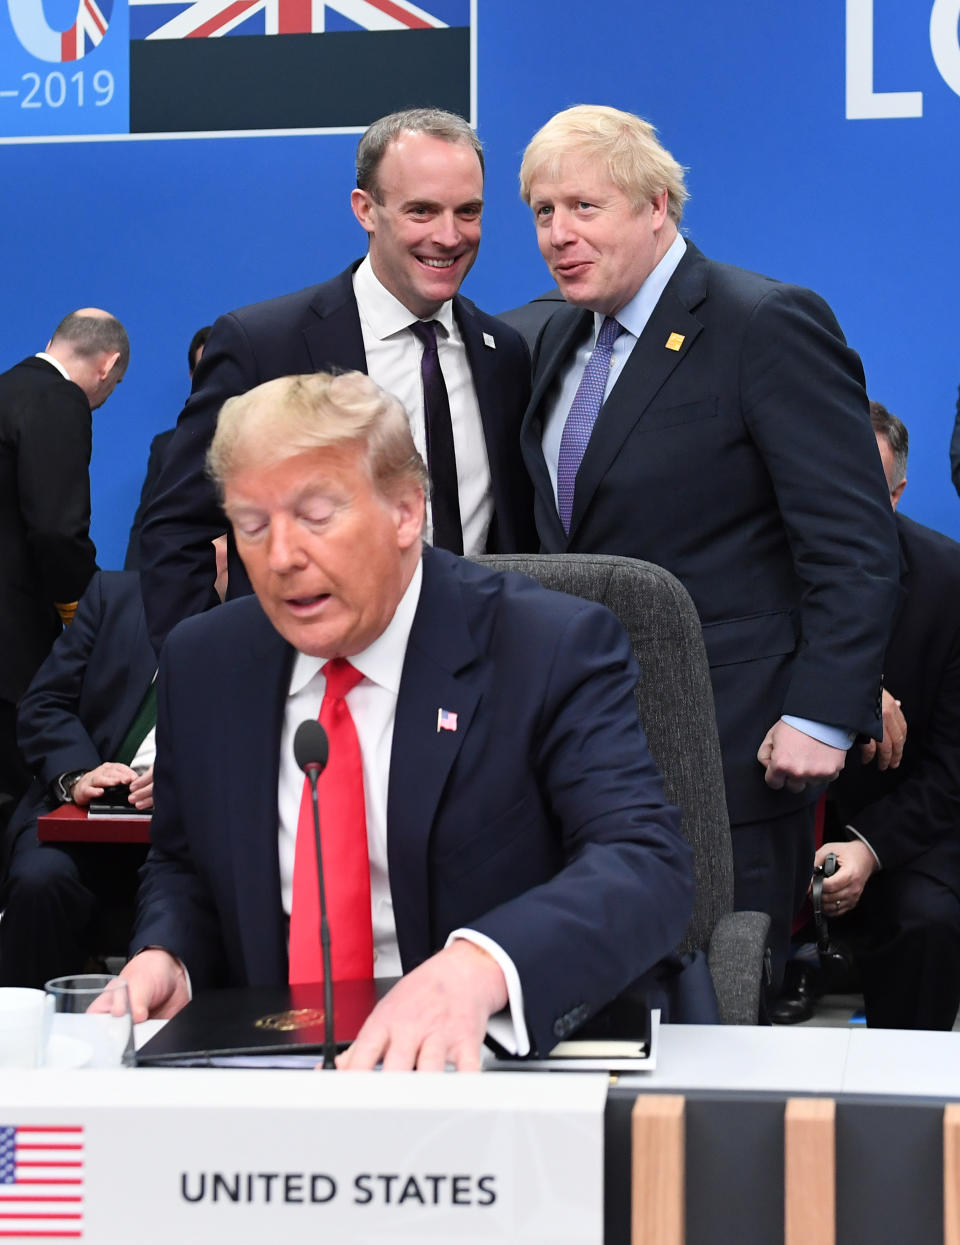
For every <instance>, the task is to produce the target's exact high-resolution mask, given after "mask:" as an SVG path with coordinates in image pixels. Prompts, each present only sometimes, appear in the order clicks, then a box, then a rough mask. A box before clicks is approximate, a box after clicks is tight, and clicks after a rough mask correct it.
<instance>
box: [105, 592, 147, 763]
mask: <svg viewBox="0 0 960 1245" xmlns="http://www.w3.org/2000/svg"><path fill="white" fill-rule="evenodd" d="M123 613H124V619H123V625H122V628H121V629H120V634H121V635H124V636H125V637H126V641H127V643H128V645H129V646H128V647H127V648H126V650H125V661H126V663H127V677H126V681H125V683H124V687H123V695H122V696H121V697H120V702H119V704H117V706H116V709H115V712H113V713H111V715H110V721H111V723H112V725H113V730H112V733H111V735H110V739H109V741H108V745H107V749H106V753H105V755H107V756H110V757H114V756H116V754H117V752H118V750H119V748H120V745H121V744H122V743H123V741H124V739H125V738H126V736H127V732H128V731H129V730H130V728H131V726H133V722H134V719H135V718H136V716H137V714H138V712H139V711H140V706H141V705H142V704H143V700H144V697H145V696H146V693H147V689H148V688H149V687H150V683H151V681H152V679H153V676H154V673H155V672H156V669H157V658H156V655H155V654H154V651H153V646H152V645H151V643H150V637H149V636H148V635H147V619H146V615H145V614H144V612H143V606H142V605H141V603H140V589H139V586H138V587H137V590H136V592H135V593H132V594H131V595H130V596H129V597H128V598H126V599H125V600H124V603H123ZM127 620H129V622H128V621H127Z"/></svg>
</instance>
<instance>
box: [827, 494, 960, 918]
mask: <svg viewBox="0 0 960 1245" xmlns="http://www.w3.org/2000/svg"><path fill="white" fill-rule="evenodd" d="M897 531H898V534H899V537H900V554H901V561H900V583H901V587H902V590H903V594H902V599H901V602H900V607H899V610H898V612H897V618H896V622H895V623H894V628H893V634H892V636H891V637H890V645H889V648H888V649H887V660H886V665H885V667H884V676H883V681H884V685H885V686H886V688H887V689H888V691H889V692H890V694H891V695H893V696H895V697H896V698H897V699H898V700H899V701H901V705H902V708H903V713H904V716H905V717H906V719H907V741H906V744H905V745H904V749H903V759H902V761H901V763H900V766H899V767H898V768H897V769H888V770H884V771H882V772H881V771H880V770H878V769H877V766H876V764H875V763H873V764H871V765H860V764H859V762H858V760H857V758H856V757H855V756H851V758H850V760H849V761H848V763H847V766H846V768H845V769H844V771H843V773H842V774H841V775H840V778H839V779H838V780H837V782H836V783H834V784H832V785H831V787H830V797H831V799H832V800H833V802H834V804H835V806H836V809H837V813H838V815H839V817H840V821H841V824H842V825H843V824H847V823H850V824H852V825H853V826H855V827H856V829H857V830H859V831H860V833H861V834H862V835H863V836H864V838H866V839H867V841H868V842H869V843H870V845H871V846H872V847H873V849H874V851H875V852H876V853H877V855H878V857H879V858H880V863H881V865H882V866H883V868H884V869H901V868H906V869H913V870H916V871H917V872H920V873H925V874H927V875H928V876H930V877H933V878H936V879H938V880H939V881H941V882H943V883H945V884H946V885H947V886H949V887H951V888H952V889H953V891H954V892H955V893H956V894H957V895H960V833H958V826H960V545H958V544H957V542H956V541H953V540H951V539H950V538H949V537H948V536H944V535H942V533H940V532H935V531H933V530H932V529H931V528H929V527H924V526H923V525H922V524H920V523H915V522H914V521H913V519H908V518H907V516H906V515H902V514H898V515H897ZM868 885H869V883H868Z"/></svg>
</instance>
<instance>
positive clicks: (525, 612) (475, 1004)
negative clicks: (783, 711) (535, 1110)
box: [123, 373, 692, 1069]
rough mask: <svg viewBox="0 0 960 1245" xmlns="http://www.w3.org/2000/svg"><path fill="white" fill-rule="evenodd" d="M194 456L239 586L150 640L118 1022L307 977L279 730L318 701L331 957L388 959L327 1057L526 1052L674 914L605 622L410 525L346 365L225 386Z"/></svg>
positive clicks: (685, 912) (349, 968)
mask: <svg viewBox="0 0 960 1245" xmlns="http://www.w3.org/2000/svg"><path fill="white" fill-rule="evenodd" d="M210 464H211V470H212V475H213V476H214V478H216V479H217V480H218V482H219V483H220V485H221V488H222V491H223V499H224V507H225V510H226V514H227V516H228V517H229V519H230V522H231V523H232V525H233V529H234V535H235V538H236V542H237V548H238V550H239V552H240V555H241V556H242V558H243V560H244V564H245V565H246V568H247V572H248V574H249V576H250V580H251V582H252V584H253V587H254V590H255V593H256V596H255V597H246V598H244V599H242V600H238V601H233V602H228V603H227V604H226V605H225V606H224V607H223V608H222V609H220V610H215V611H213V612H212V613H206V614H203V615H202V616H200V617H196V618H191V619H188V620H186V621H185V622H184V623H183V624H181V625H180V626H179V627H177V628H176V629H175V631H174V632H173V633H172V634H171V636H170V638H169V640H168V642H167V644H166V646H165V648H164V652H163V655H162V656H161V659H160V675H159V681H158V697H157V700H158V706H157V708H158V720H157V732H158V752H157V766H156V812H155V814H154V818H153V824H152V828H151V849H150V854H149V856H148V859H147V863H146V865H145V868H144V876H143V881H142V884H141V889H140V899H139V917H138V924H137V928H136V930H135V933H134V937H133V941H132V944H131V949H132V951H133V952H134V953H135V954H134V956H133V958H132V959H131V960H130V962H129V963H128V964H127V966H126V967H125V969H124V970H123V971H124V976H125V977H126V978H127V979H128V981H129V982H130V987H131V1000H132V1003H133V1007H134V1013H135V1015H136V1016H138V1017H142V1016H144V1015H146V1014H147V1013H149V1014H152V1015H158V1016H166V1015H171V1014H173V1013H174V1012H176V1011H177V1010H179V1008H180V1007H182V1006H183V1004H184V1003H185V1002H186V1001H187V997H188V992H189V991H188V984H187V977H186V973H189V980H190V982H191V983H192V985H193V986H195V987H203V986H212V985H233V986H242V985H278V984H282V983H283V982H285V981H287V980H289V981H290V982H292V983H297V982H304V981H315V980H317V978H318V976H319V974H320V973H321V972H322V963H321V957H320V947H319V936H318V922H317V889H316V855H315V849H314V846H313V842H314V840H313V829H312V819H311V816H310V811H309V808H310V801H309V794H308V792H305V783H304V778H303V775H302V773H301V772H300V770H299V768H298V767H297V764H296V762H295V760H294V757H293V754H292V746H291V745H292V740H293V736H294V734H295V732H296V728H297V727H298V726H299V725H300V723H301V722H302V721H309V720H316V718H317V714H318V710H319V717H320V722H321V723H322V724H323V725H325V727H326V729H327V731H328V733H329V735H330V756H329V761H328V763H327V767H326V769H325V770H324V772H323V774H322V775H321V777H320V780H319V784H318V786H319V801H320V815H321V821H322V825H323V836H324V837H323V844H324V846H323V856H324V875H325V881H326V887H327V906H328V910H329V913H330V926H331V944H332V954H333V975H334V977H335V978H336V979H342V978H350V977H370V976H371V975H376V976H385V977H394V976H397V975H398V974H399V973H401V972H403V973H404V974H405V975H404V976H403V978H402V980H401V981H400V982H399V983H398V984H397V985H395V986H394V988H393V989H392V990H391V991H390V992H389V994H387V995H386V996H385V998H384V999H383V1000H382V1001H381V1003H380V1004H379V1005H378V1007H377V1008H376V1009H375V1011H374V1012H373V1013H372V1015H371V1016H370V1018H369V1019H368V1021H367V1023H366V1025H365V1026H364V1028H363V1030H362V1032H361V1034H360V1036H359V1037H358V1038H357V1040H356V1042H355V1043H354V1045H353V1047H352V1048H351V1050H350V1052H348V1054H347V1055H346V1057H345V1059H344V1060H343V1063H342V1065H341V1066H348V1067H353V1068H365V1067H373V1066H374V1064H375V1063H376V1062H377V1061H378V1060H379V1059H381V1058H382V1059H383V1064H384V1067H388V1068H398V1069H403V1068H412V1067H414V1066H416V1067H418V1068H421V1069H436V1068H442V1067H443V1066H444V1063H445V1061H447V1060H449V1061H451V1062H454V1063H455V1064H456V1065H457V1066H458V1067H460V1068H473V1067H476V1066H477V1065H478V1061H479V1053H480V1044H481V1040H482V1038H483V1035H484V1032H485V1030H486V1029H487V1024H488V1021H491V1023H496V1024H500V1025H502V1026H503V1028H502V1029H499V1030H498V1037H499V1038H500V1039H501V1040H503V1042H504V1044H506V1045H513V1046H514V1048H515V1049H516V1050H517V1051H518V1052H519V1053H521V1054H523V1053H526V1051H527V1050H528V1049H531V1048H532V1049H534V1050H539V1051H541V1052H542V1051H545V1050H548V1049H549V1048H550V1047H552V1046H553V1045H554V1044H555V1043H556V1042H557V1041H558V1040H559V1039H561V1038H564V1037H567V1036H569V1034H570V1033H571V1032H572V1031H573V1030H574V1029H575V1028H577V1027H578V1026H579V1025H581V1024H582V1023H583V1022H584V1021H586V1020H587V1019H588V1018H589V1017H590V1016H592V1015H593V1014H594V1013H595V1012H596V1011H597V1010H598V1008H600V1007H602V1006H603V1005H604V1004H605V1003H607V1002H609V1001H610V1000H611V999H612V998H613V997H614V996H616V995H617V994H619V993H620V992H621V991H622V990H624V989H625V988H626V987H627V986H628V985H630V984H631V983H632V982H634V981H635V980H636V979H637V978H639V977H641V976H642V975H644V974H647V973H648V972H650V971H655V966H657V965H658V964H659V963H660V962H661V961H662V960H663V959H664V957H667V956H669V954H670V952H671V950H672V948H673V947H674V946H675V945H676V944H677V942H678V940H679V938H680V936H681V934H682V932H683V930H684V928H685V926H686V922H687V919H688V916H689V913H690V907H691V900H692V879H691V873H690V858H689V850H688V848H687V847H686V845H685V844H684V842H683V841H682V839H681V838H680V836H679V832H678V828H677V813H676V809H674V808H672V807H671V806H670V805H668V804H666V803H665V802H664V797H663V789H662V783H661V780H660V776H659V774H658V773H657V771H656V767H655V766H654V764H653V762H652V760H651V758H650V754H649V751H648V749H647V746H646V741H645V739H644V736H643V732H642V730H641V729H640V726H639V723H638V721H637V714H636V702H635V699H634V689H635V685H636V678H637V668H636V662H635V661H634V659H633V656H632V653H631V650H630V645H629V641H628V640H627V637H626V634H625V633H624V632H623V629H622V628H621V626H620V624H619V623H618V622H617V621H616V620H615V619H614V617H613V616H612V615H611V614H609V613H608V611H606V610H605V609H603V608H602V607H599V606H597V605H595V604H592V603H589V602H586V601H582V600H579V599H577V598H573V597H567V596H564V595H562V594H559V593H553V592H547V591H546V590H545V589H543V588H541V587H539V586H538V585H535V584H533V583H531V582H530V581H529V580H527V579H525V578H523V577H520V576H508V575H500V574H496V573H494V572H491V571H487V570H484V569H481V568H480V567H478V566H477V565H475V564H474V563H472V562H471V561H469V560H468V559H465V558H459V557H455V556H453V555H451V554H450V553H448V552H446V551H444V550H438V549H432V548H430V547H429V546H426V545H424V544H423V543H422V533H423V526H424V501H425V478H426V477H425V472H424V468H423V463H422V460H421V459H420V457H419V455H418V454H417V452H416V450H415V448H414V444H413V440H412V437H411V434H410V429H409V424H408V421H407V416H406V413H405V412H404V411H403V408H402V407H401V406H400V404H399V402H397V400H396V399H395V398H393V397H392V396H391V395H389V394H387V393H385V392H384V391H383V390H381V389H380V388H379V387H378V386H377V385H376V384H375V383H374V382H373V381H372V380H371V379H370V378H369V377H367V376H364V375H362V374H359V373H348V374H346V375H342V376H337V377H331V376H329V375H325V374H318V375H317V374H315V375H311V376H304V377H288V378H283V379H278V380H274V381H270V382H268V383H267V384H265V385H261V386H258V387H257V388H256V389H254V390H252V391H250V392H249V393H247V394H245V395H242V396H238V397H236V398H234V399H233V400H232V401H231V402H229V403H227V405H226V406H225V407H224V409H223V412H222V413H221V416H220V420H219V422H218V425H217V433H216V437H215V439H214V442H213V445H212V448H211V453H210ZM287 916H289V926H288V924H287V920H286V917H287ZM501 1011H504V1012H505V1013H506V1014H505V1015H503V1016H500V1017H499V1018H496V1019H495V1020H491V1018H494V1017H496V1013H499V1012H501Z"/></svg>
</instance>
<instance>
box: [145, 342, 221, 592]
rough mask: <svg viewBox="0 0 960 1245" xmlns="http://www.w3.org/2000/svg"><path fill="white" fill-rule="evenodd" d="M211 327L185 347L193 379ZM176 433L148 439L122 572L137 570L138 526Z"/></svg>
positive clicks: (166, 429)
mask: <svg viewBox="0 0 960 1245" xmlns="http://www.w3.org/2000/svg"><path fill="white" fill-rule="evenodd" d="M211 328H212V325H209V324H206V325H204V326H203V328H199V329H197V331H196V332H195V333H194V335H193V337H191V338H190V345H189V346H188V347H187V369H188V374H189V377H190V380H191V381H192V380H193V374H194V372H195V371H196V370H197V364H198V363H199V362H200V359H201V358H202V356H203V348H204V346H205V345H206V344H207V338H208V337H209V336H210V329H211ZM175 432H176V428H165V429H164V430H163V432H158V433H157V435H156V436H155V437H154V438H153V440H152V441H151V442H150V455H149V457H148V459H147V474H146V475H145V476H144V479H143V487H142V488H141V490H140V501H139V503H138V505H137V511H136V514H135V515H134V516H133V523H131V525H130V536H129V537H128V539H127V553H126V556H125V557H124V560H123V569H124V570H125V571H139V569H140V529H141V528H142V527H143V516H144V514H145V513H146V509H147V506H148V504H149V502H150V498H151V497H152V496H153V490H154V489H155V488H156V487H157V481H158V480H159V479H160V472H161V471H162V470H163V460H164V458H165V457H166V454H167V448H168V446H169V445H170V442H171V441H172V440H173V434H174V433H175Z"/></svg>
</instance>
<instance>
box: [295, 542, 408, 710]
mask: <svg viewBox="0 0 960 1245" xmlns="http://www.w3.org/2000/svg"><path fill="white" fill-rule="evenodd" d="M422 583H423V562H422V561H420V560H419V559H418V561H417V568H416V570H415V571H414V572H413V578H412V579H411V580H410V582H409V584H407V589H406V591H405V592H404V594H403V596H402V597H401V598H400V603H399V605H398V606H397V608H396V609H395V610H394V613H393V617H392V618H391V619H390V621H389V623H388V624H387V628H386V630H385V631H383V632H381V634H380V635H378V636H377V638H376V639H375V640H374V642H373V643H372V644H371V645H369V646H368V647H367V648H365V649H364V650H363V651H362V652H360V653H356V654H354V656H353V657H351V658H350V659H349V660H350V665H351V666H354V667H355V668H356V669H357V670H359V671H360V673H361V674H362V675H364V676H365V677H366V678H368V679H369V680H370V681H371V683H377V684H379V686H380V687H383V688H386V690H387V691H388V692H393V694H394V695H396V694H397V693H398V692H399V691H400V675H401V673H402V672H403V662H404V658H405V657H406V655H407V641H408V640H409V639H410V628H411V627H412V626H413V616H414V614H416V612H417V605H418V603H419V601H420V587H421V585H422ZM327 661H328V658H326V657H311V656H309V654H307V653H300V652H298V653H297V655H296V657H295V658H294V661H293V670H292V671H291V674H290V688H289V691H288V693H287V694H288V696H295V695H296V694H297V692H302V691H303V689H304V688H305V687H306V685H307V684H308V683H309V682H310V680H311V679H312V678H313V677H314V675H315V674H316V673H317V671H318V670H322V669H323V667H324V666H325V665H326V664H327Z"/></svg>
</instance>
